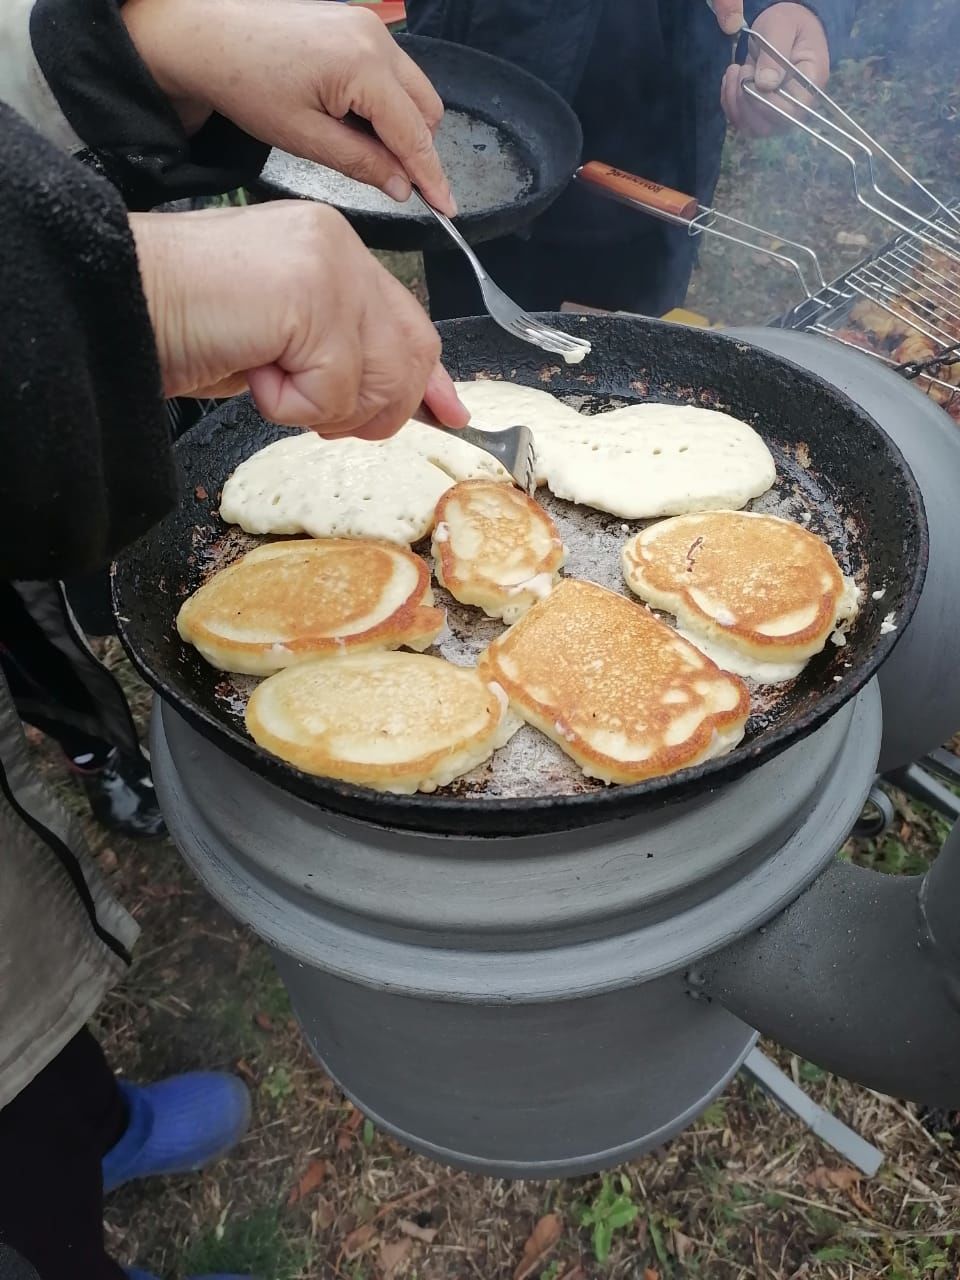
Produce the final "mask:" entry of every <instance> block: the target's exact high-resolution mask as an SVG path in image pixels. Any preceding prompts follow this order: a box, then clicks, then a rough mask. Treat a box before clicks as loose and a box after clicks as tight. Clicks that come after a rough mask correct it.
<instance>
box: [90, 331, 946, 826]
mask: <svg viewBox="0 0 960 1280" xmlns="http://www.w3.org/2000/svg"><path fill="white" fill-rule="evenodd" d="M564 324H565V325H566V326H567V327H570V328H576V329H578V330H580V331H582V332H584V334H585V336H586V337H588V338H589V339H590V341H591V343H592V344H593V354H592V355H591V357H589V358H588V360H587V361H586V362H585V364H584V365H583V366H579V367H575V368H573V369H566V368H559V367H557V366H556V365H553V364H550V363H548V362H546V361H542V360H540V359H538V355H537V353H536V352H534V351H532V349H530V348H527V347H518V346H517V345H516V344H514V343H512V342H511V340H510V339H509V338H508V337H506V335H503V334H501V333H500V331H499V330H496V329H495V327H494V326H493V325H492V324H491V323H489V322H487V321H483V320H469V321H458V322H453V323H452V324H449V325H445V326H441V328H442V329H443V331H444V338H445V360H446V363H447V365H448V367H449V368H450V369H451V372H452V373H453V375H454V376H455V377H457V378H471V377H477V376H479V377H493V378H507V379H510V380H513V381H518V382H522V383H527V384H529V385H534V386H538V387H542V388H544V389H546V390H548V391H551V392H553V393H554V394H556V395H559V396H560V397H561V398H562V399H564V400H565V401H566V402H567V403H569V404H571V405H572V406H573V407H575V408H578V409H580V410H581V411H582V412H584V413H593V412H602V411H604V410H606V409H611V408H616V407H618V406H620V405H622V404H627V403H631V402H634V401H636V400H638V399H655V400H662V401H669V402H673V403H693V404H701V405H704V406H705V407H709V408H718V409H722V410H725V411H727V412H729V413H732V414H733V415H734V416H736V417H738V418H741V419H743V420H744V421H747V422H749V423H750V424H751V425H753V426H755V427H756V428H757V430H758V431H759V432H760V434H761V435H762V436H763V437H764V439H765V440H766V442H767V444H768V446H769V447H770V449H771V452H772V453H773V456H774V460H775V462H776V467H777V483H776V485H775V487H774V488H773V489H772V490H770V492H769V493H767V494H765V495H763V497H761V498H760V499H758V500H757V501H755V502H754V503H751V505H750V509H752V510H757V511H764V512H767V513H770V514H774V515H781V516H784V517H786V518H789V519H792V520H797V521H799V522H801V523H803V524H804V525H805V526H806V527H807V528H809V529H811V530H812V531H813V532H815V533H818V534H820V535H821V536H822V537H824V538H825V539H826V540H827V541H828V542H829V544H830V546H831V547H832V549H833V551H834V554H835V555H836V557H837V559H838V561H839V563H840V565H841V568H842V569H843V571H844V572H845V573H847V574H849V575H851V576H852V577H853V578H854V579H855V581H856V582H857V584H858V586H859V587H860V589H861V604H860V613H859V615H858V617H857V619H856V620H855V622H854V624H853V625H852V626H851V627H850V628H849V631H848V633H847V634H846V635H845V636H843V637H841V639H842V640H843V641H844V643H842V644H832V643H828V645H827V647H826V649H825V650H824V652H823V653H821V654H819V655H818V656H817V657H815V658H813V659H812V660H811V662H810V663H809V664H808V665H807V667H806V668H805V670H804V672H803V673H802V674H801V675H800V676H798V677H797V678H796V679H795V680H793V681H791V682H789V683H787V684H784V685H779V686H765V687H760V686H755V687H753V688H752V689H751V693H752V695H753V698H752V708H753V709H752V714H751V717H750V720H749V722H748V725H747V733H746V737H745V740H744V742H743V743H742V744H741V746H740V747H738V748H737V749H736V751H734V752H733V753H732V754H731V755H730V756H727V757H725V758H723V759H721V760H717V761H711V762H708V763H707V764H705V765H701V766H697V767H695V768H693V769H688V770H685V771H684V772H683V773H682V774H677V775H674V776H673V777H671V778H667V779H654V780H651V781H650V782H646V783H641V784H639V785H637V786H633V787H618V788H610V787H605V786H604V785H603V784H600V783H596V782H593V781H591V780H589V779H586V778H585V777H584V776H583V774H582V773H581V772H580V770H579V769H578V768H577V767H576V765H575V764H573V762H572V761H570V760H569V758H568V757H566V756H565V755H564V754H563V753H562V752H561V751H560V749H559V748H558V747H557V746H556V745H555V744H553V743H552V742H550V741H549V740H547V739H546V738H544V737H543V736H542V735H540V734H538V733H537V732H536V731H535V730H533V729H531V728H529V727H526V728H524V729H522V730H521V731H520V732H519V733H518V734H517V735H516V736H515V738H514V739H513V740H512V741H511V742H510V743H509V744H508V745H507V746H506V747H505V748H504V749H503V750H501V751H500V752H498V753H497V755H496V756H495V758H494V759H493V760H492V761H490V762H488V763H487V764H486V765H484V766H483V767H482V768H480V769H478V770H476V771H474V772H473V773H472V774H470V775H467V777H465V778H463V779H460V780H459V781H458V782H457V783H455V784H454V785H453V786H451V787H449V788H446V789H445V790H444V791H442V792H438V793H436V794H435V795H433V796H414V797H395V796H381V795H376V794H375V793H372V792H369V791H365V790H364V789H362V788H356V787H349V786H346V785H345V784H339V783H335V782H330V781H328V780H325V779H317V778H310V777H307V776H306V775H303V774H300V773H299V772H298V771H297V770H294V769H291V768H290V767H289V766H287V765H284V764H283V763H282V762H279V761H276V760H273V759H272V758H271V757H269V756H267V755H266V754H265V753H264V752H262V751H261V750H260V749H259V748H258V747H256V746H255V744H254V743H252V742H251V740H250V739H249V738H248V737H247V735H246V732H245V730H244V727H243V708H244V706H245V703H246V699H247V697H248V696H249V693H250V691H251V689H252V688H253V684H254V682H253V681H252V680H247V679H245V678H242V677H234V676H225V675H224V674H223V673H220V672H216V671H214V670H213V669H212V668H210V667H209V666H207V665H206V663H205V662H204V661H203V660H202V659H201V658H200V656H199V655H198V654H197V653H196V652H195V651H194V650H193V649H192V648H190V647H189V646H186V645H184V644H183V643H182V642H181V641H180V639H179V637H178V636H177V634H176V630H175V627H174V625H173V624H174V618H175V616H176V612H177V609H178V608H179V605H180V603H181V601H182V600H183V599H184V598H185V597H186V596H187V595H188V594H190V592H192V591H193V590H195V589H196V587H197V586H198V585H199V584H200V583H201V582H202V581H204V580H205V579H206V578H207V577H208V576H209V575H210V574H211V573H213V572H215V571H216V570H218V569H220V568H223V567H225V565H227V564H229V563H231V562H232V561H233V560H235V559H236V558H237V557H238V556H239V555H241V554H243V552H244V551H246V550H248V549H249V548H250V547H251V546H253V545H255V544H256V543H257V541H258V539H256V538H253V537H251V536H249V535H247V534H244V533H243V532H242V531H240V530H238V529H235V528H227V527H226V526H224V525H223V524H222V522H221V521H220V520H219V518H218V515H217V512H216V499H217V497H218V496H219V492H220V490H221V488H222V486H223V483H224V481H225V480H226V479H227V477H228V476H229V475H230V474H231V473H232V471H233V470H234V469H235V468H236V466H237V465H238V464H239V462H240V461H242V460H243V459H244V458H245V457H248V456H249V455H250V454H252V453H254V452H255V451H256V450H257V449H260V448H262V447H263V446H264V445H266V444H268V443H270V442H271V441H272V440H274V439H277V438H278V437H279V436H280V435H282V434H283V432H282V430H281V429H280V428H277V427H274V426H270V425H267V424H265V423H264V422H263V421H262V420H261V419H260V418H259V416H258V415H257V414H256V412H255V411H254V409H253V407H252V406H251V405H250V403H249V401H246V400H239V401H234V402H232V403H231V404H230V405H228V406H225V407H224V408H223V409H221V410H220V411H219V412H218V413H217V414H215V415H213V416H212V417H211V418H209V419H206V420H205V421H204V422H202V423H201V424H199V425H198V427H196V428H195V429H194V430H193V431H192V432H191V433H189V434H188V435H187V436H186V437H185V438H184V439H183V440H182V441H181V443H180V446H179V448H178V452H179V455H180V458H181V461H182V464H183V467H184V471H185V486H184V497H183V501H182V503H181V506H180V508H179V509H178V511H177V512H175V513H174V514H173V515H171V516H170V517H169V518H168V519H167V521H165V522H164V524H163V525H161V526H160V527H159V528H158V529H157V530H155V531H154V532H153V533H151V534H150V535H148V536H147V538H145V539H144V540H143V541H142V542H141V543H140V544H138V546H137V547H136V548H135V549H134V550H133V551H132V552H130V553H128V554H127V555H126V556H125V557H124V558H123V560H122V561H121V562H120V564H119V566H118V567H117V569H116V571H115V600H116V604H117V608H118V613H119V615H120V617H121V632H122V635H123V638H124V642H125V644H126V646H127V648H128V651H129V652H130V653H131V656H132V657H133V659H134V661H135V662H136V664H137V665H138V666H139V667H140V669H141V671H142V672H143V673H144V675H145V676H146V678H147V679H148V680H149V681H150V682H151V683H152V684H153V685H154V687H155V688H157V689H158V690H159V691H160V692H161V694H162V695H163V696H164V697H165V698H167V699H168V700H169V701H170V702H172V703H173V704H174V705H175V706H176V707H177V708H178V709H180V710H181V711H182V712H183V713H184V714H185V715H187V717H188V718H189V719H190V720H191V721H192V722H193V723H194V724H195V725H196V726H197V727H199V728H200V729H201V731H202V732H204V733H206V734H207V736H210V737H212V738H213V739H214V740H216V741H217V742H219V744H220V745H221V746H223V747H224V748H225V749H226V750H228V751H230V752H231V753H232V754H234V755H236V756H238V757H239V758H240V759H242V760H244V761H245V762H246V763H248V764H250V765H251V766H252V767H254V768H257V769H258V770H259V771H261V772H263V773H265V774H267V775H269V776H271V777H273V778H274V779H275V780H276V781H277V782H279V783H280V784H281V785H284V786H287V787H288V788H290V789H291V790H293V791H295V792H297V793H298V794H300V795H302V796H305V797H306V798H308V799H312V800H314V801H316V802H317V803H320V804H321V805H324V806H325V807H328V808H332V809H337V810H340V811H345V812H348V813H353V814H355V815H357V816H361V817H365V818H367V819H368V820H371V821H375V822H376V821H380V822H383V823H385V824H391V825H398V826H406V827H417V828H419V829H422V830H433V831H451V832H459V831H464V830H466V831H470V832H475V833H476V834H488V835H492V834H497V833H498V832H501V831H516V830H517V829H518V826H519V827H521V829H528V830H531V831H533V830H548V829H555V828H561V827H569V826H576V825H584V824H585V823H589V822H597V821H602V820H605V819H607V818H612V817H617V816H625V815H626V814H628V813H629V812H633V811H635V810H637V809H639V808H641V807H645V806H648V805H651V804H662V803H663V802H665V801H666V800H669V799H671V798H675V797H679V796H681V795H687V794H690V792H691V791H693V790H696V789H700V788H706V787H714V786H716V785H717V784H718V783H720V782H721V781H723V780H724V779H725V778H728V779H732V778H733V777H736V776H738V775H739V774H741V773H743V772H744V771H745V770H747V769H749V768H752V767H754V766H755V765H756V764H757V763H759V762H760V761H762V760H764V759H768V758H770V757H771V756H772V755H774V754H776V753H777V752H778V751H780V750H783V749H784V747H786V746H788V745H789V744H790V743H791V742H793V741H796V740H797V739H799V738H800V737H802V736H803V735H804V734H806V733H809V732H810V731H811V730H813V729H814V728H816V727H817V726H818V725H819V724H821V723H822V722H823V721H824V720H825V719H826V718H827V717H828V716H829V715H830V714H832V713H833V712H834V711H836V710H837V709H838V708H839V707H840V706H841V705H842V704H843V703H844V702H845V701H846V700H847V699H849V698H850V697H851V696H853V694H854V693H856V692H857V691H858V690H859V689H860V688H861V687H862V686H863V684H864V683H865V682H866V680H867V679H868V678H869V676H870V675H871V674H872V673H873V671H874V670H875V669H876V667H877V666H878V665H879V662H880V661H881V660H882V658H883V657H884V656H885V655H886V654H887V653H888V652H889V651H890V649H891V648H892V646H893V644H894V643H895V642H896V639H897V638H898V635H899V631H900V629H901V628H902V626H903V625H904V624H905V623H906V621H908V619H909V617H910V615H911V613H912V610H913V607H914V605H915V603H916V598H917V595H918V594H919V589H920V586H921V584H922V578H923V571H924V567H925V557H926V526H925V521H924V518H923V514H922V507H921V504H920V499H919V495H918V493H917V491H916V486H915V484H914V483H913V480H912V477H911V476H910V474H909V472H908V471H907V470H906V467H905V465H904V464H903V462H902V459H901V458H900V456H899V454H898V452H897V451H896V449H895V448H894V446H893V445H892V444H891V442H890V441H889V440H888V439H887V437H886V436H885V435H884V434H883V433H882V432H881V431H880V429H879V427H877V426H876V424H874V423H873V422H872V420H871V419H869V418H868V417H867V416H866V415H865V414H864V413H863V412H862V411H860V410H859V409H857V408H856V407H855V406H853V405H851V404H850V403H849V402H847V401H845V400H844V398H843V397H842V396H841V395H840V394H839V393H838V392H836V391H833V390H832V389H830V388H828V387H827V386H826V385H825V384H824V383H822V382H821V381H820V380H819V379H817V378H816V377H815V376H814V375H812V374H809V373H807V372H805V371H802V370H799V369H796V368H795V367H794V366H792V365H790V364H788V363H787V362H785V361H779V360H775V359H773V358H771V357H768V356H767V355H765V354H764V353H760V352H758V351H756V350H754V349H753V348H746V347H744V346H742V344H736V343H734V342H732V341H731V340H729V339H723V338H720V337H718V336H717V335H715V334H711V333H705V332H703V331H690V330H678V329H676V328H674V327H672V326H666V325H662V324H659V323H656V322H652V321H639V320H627V319H622V318H617V319H607V318H604V319H591V320H589V321H583V320H581V319H579V318H577V319H565V320H564ZM695 372H696V373H699V375H700V376H699V382H697V381H695V380H694V376H693V375H694V373H695ZM199 491H202V492H203V494H204V498H203V499H201V498H198V496H197V493H198V492H199ZM207 495H209V496H207ZM539 499H540V501H541V502H542V503H543V505H544V507H545V508H546V510H547V511H549V513H550V514H551V516H552V517H553V518H554V520H555V521H556V523H557V525H558V527H559V529H560V532H561V535H562V537H563V540H564V542H565V543H566V545H567V547H568V549H569V558H568V561H567V564H566V567H565V573H567V574H568V575H570V576H573V577H579V578H587V579H590V580H592V581H595V582H599V583H601V584H602V585H604V586H607V587H610V588H612V589H614V590H617V591H620V592H622V593H623V594H627V595H629V592H628V591H627V589H626V587H625V586H624V584H623V581H622V577H621V572H620V551H621V549H622V547H623V544H624V542H625V541H626V540H627V539H628V538H629V537H630V536H632V535H633V534H634V533H636V532H637V531H638V530H639V529H640V528H641V527H642V523H641V522H636V521H632V522H627V521H623V520H621V519H620V518H618V517H615V516H609V515H605V514H602V513H600V512H597V511H593V510H591V509H587V508H581V507H576V506H574V505H573V504H571V503H567V502H562V501H560V500H558V499H556V498H554V497H553V495H552V494H549V493H547V492H546V491H545V490H540V492H539ZM416 550H419V551H420V552H421V554H428V550H429V548H428V547H427V546H426V545H423V546H421V547H418V548H416ZM161 576H162V578H163V581H164V584H165V585H164V589H163V591H161V592H160V593H157V592H156V590H155V589H154V590H153V592H152V593H151V592H149V591H146V590H145V589H144V584H146V583H156V582H157V581H158V580H159V579H160V578H161ZM437 597H438V600H439V601H440V602H441V603H442V604H443V605H445V606H446V607H447V610H448V621H449V626H448V629H447V631H446V633H445V634H444V636H443V637H441V640H440V642H439V644H438V646H437V649H436V651H437V652H440V653H442V654H443V656H445V657H447V658H449V659H450V660H451V661H453V662H457V663H461V664H469V663H472V662H473V661H474V660H475V658H476V656H477V654H478V653H479V652H480V651H481V650H482V649H483V648H484V647H485V646H486V645H487V644H488V643H489V642H490V640H492V639H493V638H494V636H496V635H497V634H499V633H500V632H501V630H502V624H501V623H499V622H496V621H494V620H491V619H487V618H484V617H483V616H482V615H481V614H480V613H479V612H478V611H477V610H474V609H470V608H467V607H465V606H463V605H460V604H458V603H457V602H456V601H454V600H453V599H452V598H451V597H450V596H448V595H447V594H446V593H445V592H443V591H441V590H438V591H437ZM891 623H892V624H893V626H894V627H895V628H896V629H895V630H890V625H891Z"/></svg>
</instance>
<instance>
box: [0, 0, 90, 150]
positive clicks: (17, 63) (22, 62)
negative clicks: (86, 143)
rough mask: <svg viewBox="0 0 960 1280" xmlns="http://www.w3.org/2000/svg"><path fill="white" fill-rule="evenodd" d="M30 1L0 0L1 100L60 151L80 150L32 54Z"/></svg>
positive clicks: (81, 146) (32, 0) (31, 8)
mask: <svg viewBox="0 0 960 1280" xmlns="http://www.w3.org/2000/svg"><path fill="white" fill-rule="evenodd" d="M33 5H34V0H0V101H3V102H5V103H7V104H8V105H9V106H11V107H13V109H14V110H15V111H18V112H19V113H20V115H22V116H23V118H24V119H25V120H26V121H27V122H28V123H29V124H31V125H33V127H34V128H35V129H36V130H37V131H38V133H41V134H43V136H44V137H45V138H46V139H47V141H48V142H52V143H53V145H54V146H56V147H59V148H60V149H61V150H62V151H68V152H70V153H73V152H77V151H81V150H82V149H83V143H82V142H81V141H80V139H79V138H78V137H77V135H76V134H75V133H74V131H73V129H72V128H71V127H70V125H69V124H68V123H67V119H66V117H65V116H64V114H63V112H62V111H61V110H60V107H59V106H58V104H57V100H56V98H55V97H54V96H53V93H52V92H51V90H50V87H49V85H48V84H47V82H46V80H45V79H44V78H43V72H42V71H41V70H40V64H39V63H38V62H37V59H36V57H35V56H34V52H33V45H32V44H31V42H30V14H31V12H32V10H33Z"/></svg>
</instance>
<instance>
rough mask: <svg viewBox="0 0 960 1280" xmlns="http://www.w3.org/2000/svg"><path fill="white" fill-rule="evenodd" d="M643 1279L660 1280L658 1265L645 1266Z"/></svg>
mask: <svg viewBox="0 0 960 1280" xmlns="http://www.w3.org/2000/svg"><path fill="white" fill-rule="evenodd" d="M643 1280H660V1272H659V1271H658V1270H657V1269H656V1267H644V1269H643Z"/></svg>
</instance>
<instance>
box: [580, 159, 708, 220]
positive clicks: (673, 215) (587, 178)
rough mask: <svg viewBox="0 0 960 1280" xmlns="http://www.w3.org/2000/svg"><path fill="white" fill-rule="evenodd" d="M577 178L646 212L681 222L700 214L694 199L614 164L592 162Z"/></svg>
mask: <svg viewBox="0 0 960 1280" xmlns="http://www.w3.org/2000/svg"><path fill="white" fill-rule="evenodd" d="M577 178H578V180H579V181H580V182H584V183H586V184H587V185H588V186H591V187H595V188H596V189H597V192H598V194H600V195H607V196H610V197H612V198H613V199H614V200H622V201H624V202H625V203H626V204H633V205H637V206H639V208H641V209H642V210H643V211H644V213H652V214H654V215H659V216H660V217H666V218H669V219H670V220H677V221H680V222H692V221H693V219H694V218H695V217H697V215H698V214H699V213H700V206H699V204H698V203H697V201H696V199H695V198H694V197H693V196H687V195H684V194H683V192H682V191H674V190H673V189H672V188H671V187H663V186H661V185H660V183H659V182H651V181H650V179H649V178H641V177H639V176H638V175H637V174H635V173H627V172H626V171H625V170H624V169H617V168H615V167H614V166H613V165H612V164H601V163H600V161H599V160H589V161H588V162H587V163H586V164H585V165H582V166H581V167H580V168H579V169H578V170H577Z"/></svg>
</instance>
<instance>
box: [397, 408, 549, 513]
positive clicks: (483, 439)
mask: <svg viewBox="0 0 960 1280" xmlns="http://www.w3.org/2000/svg"><path fill="white" fill-rule="evenodd" d="M413 417H414V421H415V422H422V423H424V424H425V425H426V426H428V427H435V428H436V429H437V430H438V431H444V432H446V434H447V435H450V436H456V437H457V439H458V440H465V441H466V442H467V444H472V445H475V446H476V448H478V449H482V450H483V452H484V453H489V454H490V456H491V458H496V460H497V461H498V462H499V463H500V464H501V465H502V466H504V467H506V469H507V470H508V471H509V472H510V474H511V475H512V476H513V478H514V480H515V481H516V482H517V484H518V485H519V486H520V488H521V489H522V490H523V491H524V493H527V494H530V495H531V497H532V496H533V494H534V493H536V490H537V451H536V446H535V444H534V441H533V432H532V431H531V430H530V428H529V427H504V428H503V429H502V430H501V431H482V430H481V429H480V428H479V427H463V428H462V429H461V430H459V431H458V430H456V429H455V428H453V427H445V426H443V424H442V423H441V422H440V421H439V420H438V419H437V418H435V417H434V416H433V414H432V413H431V412H430V410H429V409H428V408H427V406H426V405H425V404H423V405H421V406H420V408H419V409H418V410H417V412H416V413H415V414H414V415H413Z"/></svg>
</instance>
